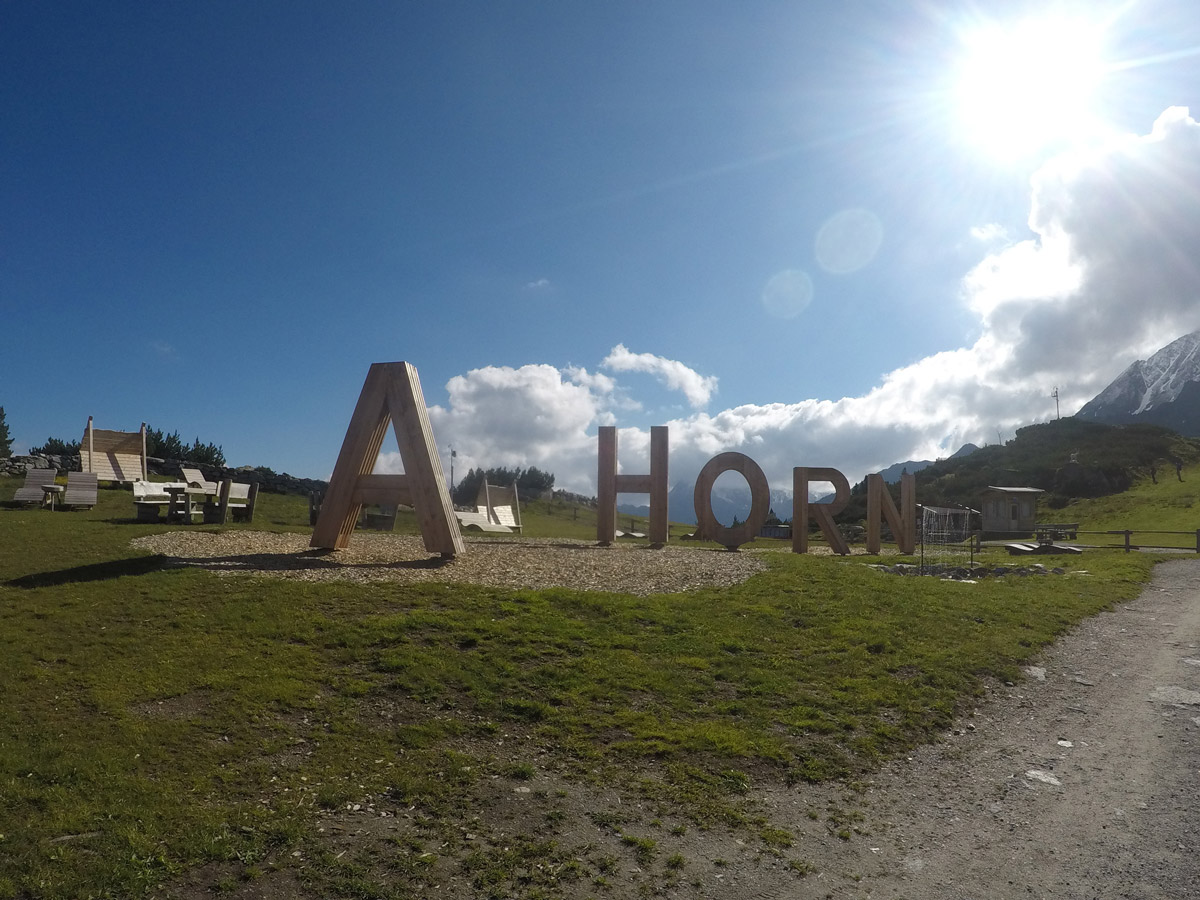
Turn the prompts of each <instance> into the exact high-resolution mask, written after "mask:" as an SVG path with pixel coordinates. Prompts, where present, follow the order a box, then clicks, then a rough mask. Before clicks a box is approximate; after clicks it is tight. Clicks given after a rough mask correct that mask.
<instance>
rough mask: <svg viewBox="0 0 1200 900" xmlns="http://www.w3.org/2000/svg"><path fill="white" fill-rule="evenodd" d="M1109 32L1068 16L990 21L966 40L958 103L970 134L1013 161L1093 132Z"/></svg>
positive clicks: (992, 152) (975, 141)
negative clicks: (999, 23) (990, 24)
mask: <svg viewBox="0 0 1200 900" xmlns="http://www.w3.org/2000/svg"><path fill="white" fill-rule="evenodd" d="M1103 36H1104V35H1103V32H1102V31H1101V29H1099V28H1097V27H1096V26H1095V25H1088V24H1084V23H1080V22H1079V21H1072V20H1065V19H1050V18H1046V19H1032V20H1028V21H1025V22H1022V23H1021V24H1019V25H1016V26H1014V27H1009V28H1000V27H995V26H993V27H988V28H984V29H980V30H977V31H974V32H972V33H970V34H968V35H966V36H964V39H963V45H964V58H963V62H962V66H961V69H960V71H959V73H958V83H957V109H958V116H959V119H960V122H961V124H962V125H963V126H964V128H965V129H966V136H967V137H968V138H969V139H970V141H971V143H972V144H975V145H977V146H978V147H980V148H981V149H984V150H986V151H987V152H988V153H989V154H990V155H992V156H994V157H996V158H998V159H1001V160H1011V159H1016V158H1019V157H1023V156H1026V155H1028V154H1030V153H1036V152H1038V151H1040V150H1043V149H1046V148H1049V147H1054V146H1058V145H1062V144H1064V143H1071V142H1074V140H1075V139H1084V140H1086V139H1088V138H1091V137H1094V136H1095V135H1096V134H1097V132H1098V131H1099V130H1100V123H1099V117H1098V115H1097V110H1096V89H1097V87H1098V86H1099V84H1100V81H1101V79H1102V77H1103V75H1104V71H1105V65H1104V59H1103V50H1104V47H1103Z"/></svg>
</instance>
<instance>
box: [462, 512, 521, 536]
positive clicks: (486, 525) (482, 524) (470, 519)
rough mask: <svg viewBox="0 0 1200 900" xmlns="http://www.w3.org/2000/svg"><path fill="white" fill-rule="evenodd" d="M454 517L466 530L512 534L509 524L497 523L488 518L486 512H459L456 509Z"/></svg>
mask: <svg viewBox="0 0 1200 900" xmlns="http://www.w3.org/2000/svg"><path fill="white" fill-rule="evenodd" d="M454 517H455V518H456V519H458V524H459V525H460V526H461V527H462V528H463V530H464V531H467V530H474V531H491V532H495V533H496V534H512V529H511V528H509V527H508V526H507V525H497V524H496V523H495V522H492V521H491V520H490V519H488V514H487V513H486V512H458V511H455V513H454Z"/></svg>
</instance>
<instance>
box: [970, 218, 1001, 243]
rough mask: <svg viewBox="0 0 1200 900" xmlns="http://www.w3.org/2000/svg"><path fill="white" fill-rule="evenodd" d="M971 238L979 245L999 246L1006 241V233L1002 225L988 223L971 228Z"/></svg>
mask: <svg viewBox="0 0 1200 900" xmlns="http://www.w3.org/2000/svg"><path fill="white" fill-rule="evenodd" d="M971 237H972V238H974V239H975V240H977V241H979V243H981V244H999V243H1003V242H1005V241H1007V240H1008V231H1007V229H1005V227H1004V226H1003V225H998V224H996V223H995V222H989V223H988V224H986V225H976V226H975V227H974V228H972V229H971Z"/></svg>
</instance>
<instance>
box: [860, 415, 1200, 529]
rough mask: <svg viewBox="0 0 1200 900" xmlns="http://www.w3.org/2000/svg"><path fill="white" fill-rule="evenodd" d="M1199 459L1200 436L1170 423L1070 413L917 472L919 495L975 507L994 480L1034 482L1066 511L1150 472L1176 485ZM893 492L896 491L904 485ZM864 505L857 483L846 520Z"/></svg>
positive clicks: (1051, 505) (1014, 484)
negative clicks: (1116, 421) (1109, 421)
mask: <svg viewBox="0 0 1200 900" xmlns="http://www.w3.org/2000/svg"><path fill="white" fill-rule="evenodd" d="M1197 461H1200V441H1198V440H1196V439H1194V438H1186V437H1183V436H1182V435H1179V434H1177V433H1175V432H1173V431H1170V430H1169V429H1166V428H1161V427H1159V426H1156V425H1102V424H1100V423H1098V422H1086V421H1083V420H1080V419H1073V418H1067V419H1060V420H1058V421H1055V422H1046V423H1045V424H1041V425H1029V426H1027V427H1025V428H1021V429H1019V430H1018V431H1017V433H1016V436H1015V437H1014V438H1013V439H1012V440H1010V441H1008V442H1007V443H1005V444H1003V445H993V446H990V447H983V448H981V449H979V450H977V451H976V452H974V453H972V454H970V455H969V456H964V457H961V458H958V459H945V460H940V461H939V462H936V463H934V464H933V465H932V466H929V467H928V468H926V469H922V470H921V471H919V472H917V473H916V478H917V498H918V500H919V502H921V503H924V504H928V505H937V506H942V505H961V506H970V507H976V508H977V507H978V505H979V501H980V497H981V496H982V494H983V491H984V489H985V488H987V486H988V485H999V486H1006V487H1036V488H1041V489H1042V490H1044V491H1046V493H1047V497H1046V499H1045V501H1044V504H1045V506H1047V507H1048V508H1050V509H1061V508H1063V507H1064V506H1066V505H1068V504H1070V503H1072V502H1073V501H1076V500H1079V499H1082V498H1096V497H1106V496H1111V495H1113V494H1120V493H1121V492H1122V491H1126V490H1128V489H1129V488H1130V487H1131V486H1133V485H1134V484H1137V483H1140V482H1141V481H1142V480H1145V481H1146V482H1147V483H1148V484H1150V485H1151V486H1153V480H1152V477H1151V472H1152V470H1153V472H1154V474H1155V476H1156V477H1157V478H1158V480H1159V482H1160V483H1165V482H1167V481H1170V482H1173V483H1176V484H1177V483H1178V480H1177V476H1176V463H1179V464H1180V466H1189V465H1191V464H1193V463H1196V462H1197ZM1164 489H1165V485H1164ZM893 492H894V493H895V494H896V495H897V496H898V494H899V487H898V486H893ZM865 506H866V490H865V483H863V484H859V485H856V486H855V488H854V491H853V500H852V504H851V506H850V507H849V508H847V510H846V513H845V515H844V519H845V520H846V521H855V520H857V519H859V518H862V517H863V516H865V515H866V509H865Z"/></svg>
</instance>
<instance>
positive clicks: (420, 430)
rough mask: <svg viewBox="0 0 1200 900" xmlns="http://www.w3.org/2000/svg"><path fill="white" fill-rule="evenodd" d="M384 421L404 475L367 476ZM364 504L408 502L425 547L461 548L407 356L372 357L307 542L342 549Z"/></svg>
mask: <svg viewBox="0 0 1200 900" xmlns="http://www.w3.org/2000/svg"><path fill="white" fill-rule="evenodd" d="M389 422H390V423H391V425H392V427H393V429H394V431H395V434H396V443H397V445H398V446H399V448H400V459H401V461H402V462H403V463H404V472H405V474H403V475H373V474H372V473H371V470H372V469H374V468H375V461H376V460H377V459H378V458H379V450H380V448H381V447H382V446H383V439H384V436H385V435H386V434H387V429H388V424H389ZM364 503H366V504H382V505H385V506H394V505H396V504H401V503H403V504H406V505H409V506H412V507H413V509H415V510H416V513H417V524H418V525H420V527H421V536H422V537H423V538H424V539H425V549H426V550H428V551H429V552H430V553H440V554H441V555H442V556H444V557H453V556H456V555H458V554H460V553H464V552H465V551H466V547H465V546H464V545H463V539H462V534H461V533H460V532H459V530H458V526H457V524H456V522H455V519H454V507H453V505H452V504H451V503H450V494H449V492H448V491H447V490H446V479H445V476H444V475H443V474H442V461H441V460H440V459H439V458H438V454H437V445H436V444H435V443H434V440H433V429H432V428H431V427H430V425H429V411H428V410H427V409H426V408H425V397H424V395H423V394H422V393H421V381H420V379H419V378H418V377H417V370H416V369H415V368H414V367H413V366H411V365H409V364H408V363H406V362H394V363H375V364H374V365H372V366H371V368H370V370H369V371H368V372H367V380H366V382H365V383H364V384H363V389H362V393H361V394H360V395H359V398H358V405H357V406H356V407H355V408H354V415H353V417H352V418H351V419H350V427H349V428H347V429H346V439H345V441H343V442H342V450H341V452H340V453H339V454H338V458H337V464H336V465H335V466H334V468H333V475H332V477H331V478H330V479H329V489H328V490H327V491H326V493H325V499H324V500H323V501H322V503H321V512H320V515H319V516H318V517H317V524H316V526H315V527H314V528H313V536H312V541H311V546H313V547H323V548H327V549H333V550H342V549H344V548H345V547H346V546H347V545H348V544H349V543H350V535H351V534H352V533H353V532H354V525H355V522H357V521H358V514H359V511H360V510H361V509H362V507H363V504H364Z"/></svg>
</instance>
